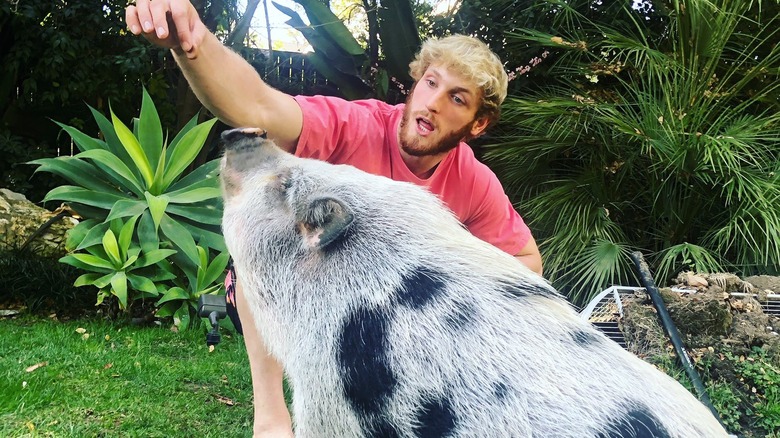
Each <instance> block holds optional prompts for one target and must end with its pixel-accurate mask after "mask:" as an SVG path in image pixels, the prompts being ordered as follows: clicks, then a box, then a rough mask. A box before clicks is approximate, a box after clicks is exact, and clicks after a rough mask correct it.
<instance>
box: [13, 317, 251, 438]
mask: <svg viewBox="0 0 780 438" xmlns="http://www.w3.org/2000/svg"><path fill="white" fill-rule="evenodd" d="M0 375H2V378H0V394H2V397H0V436H3V437H28V436H29V437H37V436H55V437H60V436H123V437H132V436H142V437H169V436H230V437H233V436H235V437H239V436H251V431H252V398H251V396H252V394H251V393H252V386H251V380H250V374H249V365H248V362H247V359H246V351H245V349H244V345H243V341H242V340H241V338H240V337H237V336H230V335H226V334H225V333H224V332H223V336H222V342H221V343H220V344H219V345H217V347H216V349H215V350H214V351H213V352H209V349H208V347H207V346H206V344H205V328H201V329H194V330H189V331H185V332H180V333H175V332H173V331H171V330H169V329H168V328H167V327H165V328H162V327H134V326H129V325H119V324H113V323H110V322H106V321H103V320H98V319H91V320H90V319H87V320H76V321H70V322H59V321H55V320H49V319H45V318H40V317H39V318H34V317H21V318H16V319H8V318H5V319H1V320H0Z"/></svg>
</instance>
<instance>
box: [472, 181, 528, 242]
mask: <svg viewBox="0 0 780 438" xmlns="http://www.w3.org/2000/svg"><path fill="white" fill-rule="evenodd" d="M485 171H486V172H487V173H488V174H487V175H483V176H485V181H484V182H483V183H482V184H480V185H482V186H483V187H481V188H480V187H475V193H474V196H475V199H474V201H475V202H476V203H477V206H478V207H477V209H476V212H475V214H474V216H473V217H472V218H471V219H470V220H469V221H468V223H466V224H465V225H466V227H467V228H468V229H469V231H470V232H471V233H472V234H473V235H475V236H477V237H479V238H480V239H482V240H484V241H486V242H488V243H490V244H492V245H493V246H495V247H497V248H499V249H500V250H502V251H504V252H506V253H509V254H511V255H516V254H518V253H519V252H520V250H521V249H522V248H523V247H524V246H525V245H526V244H527V243H528V241H529V239H530V238H531V230H530V229H529V228H528V226H527V225H526V224H525V221H523V218H522V217H521V216H520V214H519V213H518V212H517V210H515V209H514V207H513V206H512V203H511V202H510V201H509V198H508V197H507V195H506V193H504V188H503V187H502V186H501V183H500V182H499V181H498V178H497V177H496V176H495V174H494V173H493V172H492V171H490V170H487V169H485ZM480 198H481V199H480Z"/></svg>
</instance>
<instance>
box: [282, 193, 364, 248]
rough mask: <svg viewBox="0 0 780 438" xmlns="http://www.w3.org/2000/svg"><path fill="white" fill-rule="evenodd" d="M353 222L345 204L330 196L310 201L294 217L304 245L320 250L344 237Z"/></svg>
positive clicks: (353, 218) (353, 217)
mask: <svg viewBox="0 0 780 438" xmlns="http://www.w3.org/2000/svg"><path fill="white" fill-rule="evenodd" d="M354 220H355V216H354V215H353V214H352V212H351V211H350V209H349V207H348V206H347V204H345V203H344V201H342V200H340V199H338V198H336V197H332V196H322V197H316V198H313V199H311V200H310V201H309V202H308V204H307V205H305V206H304V207H303V209H302V210H299V211H298V214H297V217H296V222H297V225H298V230H299V231H300V232H301V236H302V237H303V242H304V244H305V245H306V246H307V247H308V248H312V249H320V250H322V249H325V248H326V247H327V246H329V245H330V244H332V243H334V242H336V241H338V240H340V239H341V238H342V237H344V235H345V234H346V232H347V230H348V229H349V227H350V225H352V222H353V221H354Z"/></svg>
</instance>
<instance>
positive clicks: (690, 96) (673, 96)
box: [487, 0, 780, 302]
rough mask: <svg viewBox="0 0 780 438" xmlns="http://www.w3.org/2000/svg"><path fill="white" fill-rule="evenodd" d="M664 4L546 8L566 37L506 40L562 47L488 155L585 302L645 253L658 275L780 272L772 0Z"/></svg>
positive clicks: (517, 99)
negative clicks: (631, 258) (641, 7)
mask: <svg viewBox="0 0 780 438" xmlns="http://www.w3.org/2000/svg"><path fill="white" fill-rule="evenodd" d="M653 5H656V3H655V2H654V3H653ZM657 5H658V9H656V10H653V11H650V12H647V11H645V12H640V11H637V10H636V9H635V8H632V7H631V2H606V3H604V4H602V5H600V6H594V4H593V3H592V2H587V1H573V2H557V1H556V2H552V1H537V2H534V5H533V6H532V7H535V8H537V9H538V12H539V14H541V15H545V14H546V15H545V16H547V17H548V18H549V19H550V20H552V21H551V22H552V26H551V28H552V29H554V30H553V31H548V32H542V31H538V30H533V29H523V30H517V31H515V32H512V33H508V34H507V40H508V41H509V45H510V46H511V45H516V46H517V49H516V50H517V51H518V52H519V51H522V50H527V48H528V46H529V45H535V46H536V47H537V50H538V51H539V53H541V52H543V51H547V52H548V53H550V56H549V57H548V58H547V60H546V61H545V62H546V63H548V65H547V66H546V76H545V77H544V83H541V82H538V83H537V86H536V88H534V89H533V90H526V91H525V94H524V95H522V96H521V95H514V96H511V97H510V98H509V99H508V100H507V102H506V104H505V105H504V114H503V115H504V121H505V122H504V124H503V125H502V126H501V132H500V135H498V136H496V137H494V141H493V144H492V145H490V147H489V149H490V150H489V152H488V154H487V158H488V161H489V162H490V163H492V164H493V165H494V166H495V167H496V169H497V170H498V172H499V174H500V176H502V179H503V181H504V183H505V185H506V186H507V187H508V189H509V190H511V191H514V193H515V194H516V199H518V200H519V201H520V202H519V205H520V210H521V212H522V214H523V216H524V217H525V218H527V219H528V220H529V222H530V223H531V227H532V229H534V231H535V233H536V234H537V235H538V237H539V240H540V247H541V250H542V254H543V259H544V263H545V273H546V275H548V276H549V277H550V278H551V280H553V282H555V283H556V285H557V286H559V287H560V288H561V289H563V290H566V291H568V292H569V293H570V296H571V297H572V298H573V299H574V301H577V302H583V301H585V300H587V299H588V298H589V297H590V296H592V295H593V294H594V293H595V292H597V291H598V290H600V289H602V288H603V287H605V286H607V285H609V284H614V283H623V284H625V283H626V282H630V281H632V278H633V270H632V264H631V263H630V261H629V259H628V254H630V253H631V252H632V251H634V250H641V251H643V252H644V253H645V254H646V255H647V256H648V257H647V258H648V259H649V260H650V261H651V263H652V264H653V265H654V266H655V268H656V278H657V280H658V281H659V282H663V281H665V280H666V279H668V278H669V277H670V276H672V275H673V274H675V273H676V272H677V271H679V270H681V269H697V270H699V271H710V272H712V271H715V270H722V269H731V270H735V271H738V272H739V273H742V274H750V273H773V272H776V270H777V266H779V265H780V177H779V175H778V166H779V165H778V160H779V159H780V103H779V102H778V100H777V96H778V94H780V93H779V92H780V78H778V76H779V75H778V72H779V71H780V46H778V45H777V44H776V41H777V39H778V35H779V34H780V33H779V32H780V26H779V25H780V17H778V16H777V14H771V13H770V14H767V13H766V11H763V12H762V9H761V6H762V5H766V2H763V3H762V2H760V1H755V2H744V1H734V0H719V1H714V2H710V1H702V0H684V1H674V2H672V3H671V5H670V8H671V9H670V10H665V9H662V4H657ZM768 6H771V5H768ZM748 15H749V16H750V17H751V18H748ZM659 23H660V24H659ZM746 30H749V32H746Z"/></svg>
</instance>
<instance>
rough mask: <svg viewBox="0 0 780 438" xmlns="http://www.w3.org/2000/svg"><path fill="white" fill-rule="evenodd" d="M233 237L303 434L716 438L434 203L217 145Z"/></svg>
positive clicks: (713, 422) (245, 139) (227, 229)
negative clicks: (290, 390) (221, 149)
mask: <svg viewBox="0 0 780 438" xmlns="http://www.w3.org/2000/svg"><path fill="white" fill-rule="evenodd" d="M222 140H223V143H224V145H225V154H224V156H223V158H222V163H221V176H220V179H221V185H222V190H223V197H224V216H223V223H222V227H223V231H224V236H225V241H226V244H227V247H228V250H229V252H230V254H231V256H232V257H233V259H234V264H235V269H236V273H237V277H238V281H239V282H241V283H242V285H243V290H244V296H245V300H246V304H247V305H248V306H249V308H250V309H251V314H252V315H253V317H254V320H255V324H256V326H257V330H258V331H259V333H260V334H261V336H262V338H263V339H264V340H265V344H266V345H267V347H268V350H269V353H270V354H271V355H273V357H274V358H275V359H276V360H278V362H279V363H280V364H281V365H282V367H283V369H284V372H285V374H286V376H287V379H288V382H289V383H290V385H291V387H292V390H293V394H294V395H293V402H292V417H293V423H294V430H295V434H296V436H297V437H300V438H307V437H326V438H341V437H426V438H427V437H490V438H495V437H576V438H582V437H684V438H691V437H708V438H709V437H719V436H727V433H726V431H725V430H724V429H723V427H722V426H721V424H720V423H719V421H718V420H717V419H716V418H715V417H714V416H713V414H712V413H711V412H710V411H709V410H708V409H707V408H706V407H705V406H704V405H703V404H702V403H700V402H699V401H698V400H697V399H696V398H695V397H694V396H692V395H691V394H690V393H689V392H688V391H687V390H686V389H685V388H684V387H682V386H681V385H680V384H679V383H677V382H676V381H675V380H674V379H672V378H670V377H669V376H667V375H666V374H664V373H662V372H661V371H659V370H657V369H656V368H655V367H653V366H652V365H650V364H648V363H646V362H644V361H642V360H641V359H639V358H637V357H636V356H634V355H632V354H631V353H629V352H627V351H625V350H624V349H623V348H621V347H620V346H619V345H618V344H616V343H615V342H613V341H611V340H610V339H609V338H607V337H606V336H604V335H603V334H602V333H601V332H600V331H598V330H597V329H595V328H594V327H593V326H591V325H590V324H588V323H587V322H583V321H581V319H580V318H579V317H578V315H577V314H576V312H575V311H574V310H573V309H572V307H571V305H570V304H568V302H567V301H566V300H565V299H564V298H563V297H562V296H561V295H560V294H559V293H557V292H556V291H555V289H553V288H552V287H551V286H550V284H549V283H548V282H547V281H545V280H544V279H543V278H542V277H540V276H538V275H536V274H535V273H533V272H531V271H530V270H529V269H528V268H526V267H525V266H524V265H523V264H522V263H520V262H519V261H517V260H516V259H515V258H514V257H512V256H511V255H509V254H506V253H504V252H502V251H500V250H499V249H497V248H495V247H493V246H492V245H490V244H488V243H486V242H484V241H482V240H480V239H478V238H476V237H474V236H472V235H471V234H470V233H469V232H468V231H467V230H466V229H465V228H464V227H463V225H462V224H461V223H460V222H459V221H458V220H457V219H456V218H455V216H454V215H453V214H452V212H451V211H449V210H448V209H447V208H446V206H444V205H443V204H442V202H441V201H440V200H439V199H438V198H437V197H436V196H435V195H433V194H431V193H430V192H429V191H427V190H426V189H424V188H422V187H419V186H416V185H413V184H410V183H404V182H397V181H393V180H391V179H388V178H384V177H381V176H376V175H370V174H367V173H365V172H362V171H360V170H358V169H356V168H354V167H351V166H347V165H333V164H328V163H325V162H322V161H318V160H313V159H304V158H298V157H295V156H294V155H292V154H288V153H286V152H284V151H282V150H281V149H279V148H278V147H277V146H276V145H274V144H273V142H272V141H270V140H266V139H265V138H264V136H263V135H262V132H261V131H260V130H257V129H236V130H231V131H226V132H225V133H223V134H222Z"/></svg>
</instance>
